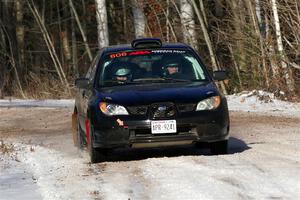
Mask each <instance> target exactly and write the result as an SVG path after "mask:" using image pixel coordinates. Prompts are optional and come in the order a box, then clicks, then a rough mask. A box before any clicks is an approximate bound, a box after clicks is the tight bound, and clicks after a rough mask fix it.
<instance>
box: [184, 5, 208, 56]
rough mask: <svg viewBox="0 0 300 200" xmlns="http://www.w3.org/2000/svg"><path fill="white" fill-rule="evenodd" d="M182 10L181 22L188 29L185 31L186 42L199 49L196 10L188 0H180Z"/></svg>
mask: <svg viewBox="0 0 300 200" xmlns="http://www.w3.org/2000/svg"><path fill="white" fill-rule="evenodd" d="M180 11H181V18H180V19H181V24H182V26H184V28H183V30H186V31H183V38H184V42H186V43H188V44H191V45H192V46H193V47H194V48H195V49H197V50H198V44H197V38H196V31H195V20H194V10H193V7H192V5H191V4H190V2H189V1H188V0H180ZM201 18H202V17H201ZM203 23H204V22H203Z"/></svg>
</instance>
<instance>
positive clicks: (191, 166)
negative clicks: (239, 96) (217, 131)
mask: <svg viewBox="0 0 300 200" xmlns="http://www.w3.org/2000/svg"><path fill="white" fill-rule="evenodd" d="M71 112H72V110H71V108H1V109H0V116H1V120H0V140H1V141H2V143H3V144H2V145H1V146H2V147H1V148H0V149H2V150H0V194H1V195H0V199H5V200H6V199H13V200H15V199H51V200H52V199H300V181H299V180H300V156H299V155H300V118H298V117H282V116H277V117H274V116H273V117H270V116H265V115H262V114H259V115H257V114H255V113H247V112H231V121H232V123H231V124H232V125H231V138H230V154H228V155H222V156H212V155H210V154H209V151H208V149H205V148H204V149H197V148H196V147H194V146H184V147H180V148H167V149H165V148H157V149H144V150H118V151H116V152H113V153H112V154H111V161H109V162H105V163H101V164H94V165H91V164H89V162H88V156H87V153H85V152H78V150H76V149H75V148H74V147H73V145H72V139H71V137H72V136H71V130H70V123H71V121H70V115H71ZM10 144H13V149H14V150H13V151H12V152H10V151H9V150H7V149H11V146H10ZM4 147H6V148H4ZM3 149H6V151H9V153H5V152H6V151H4V150H3Z"/></svg>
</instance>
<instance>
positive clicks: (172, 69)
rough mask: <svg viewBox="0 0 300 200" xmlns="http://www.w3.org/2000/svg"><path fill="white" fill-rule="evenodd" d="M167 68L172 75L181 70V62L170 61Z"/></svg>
mask: <svg viewBox="0 0 300 200" xmlns="http://www.w3.org/2000/svg"><path fill="white" fill-rule="evenodd" d="M166 68H167V74H168V75H172V74H176V73H178V72H179V64H178V63H169V64H167V66H166Z"/></svg>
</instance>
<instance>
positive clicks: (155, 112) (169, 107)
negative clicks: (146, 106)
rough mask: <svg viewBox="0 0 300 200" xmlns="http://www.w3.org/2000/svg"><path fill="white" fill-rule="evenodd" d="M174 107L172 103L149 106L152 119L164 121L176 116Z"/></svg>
mask: <svg viewBox="0 0 300 200" xmlns="http://www.w3.org/2000/svg"><path fill="white" fill-rule="evenodd" d="M176 113H177V111H176V107H175V105H174V104H173V103H157V104H152V105H151V106H150V117H151V118H152V119H164V118H165V119H166V118H171V117H174V116H176Z"/></svg>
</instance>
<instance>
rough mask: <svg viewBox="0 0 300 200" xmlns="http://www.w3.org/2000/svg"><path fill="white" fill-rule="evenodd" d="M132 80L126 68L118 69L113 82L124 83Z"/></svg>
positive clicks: (129, 71)
mask: <svg viewBox="0 0 300 200" xmlns="http://www.w3.org/2000/svg"><path fill="white" fill-rule="evenodd" d="M131 78H132V73H131V70H130V69H128V68H120V69H118V70H117V71H116V72H115V74H114V80H116V81H118V82H121V83H125V82H128V81H130V80H131Z"/></svg>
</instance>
